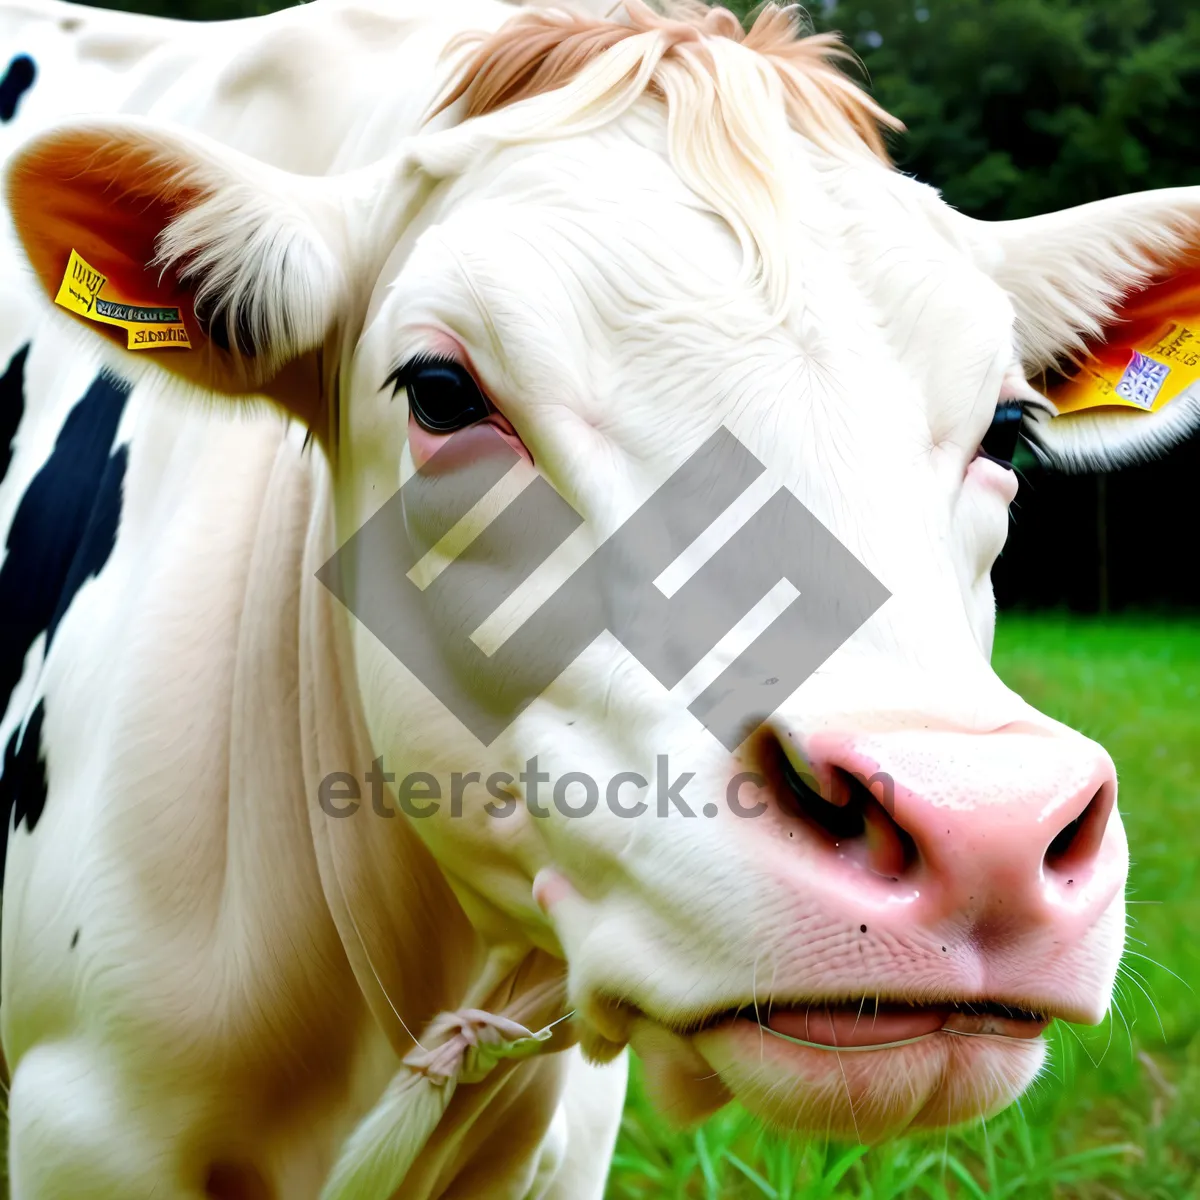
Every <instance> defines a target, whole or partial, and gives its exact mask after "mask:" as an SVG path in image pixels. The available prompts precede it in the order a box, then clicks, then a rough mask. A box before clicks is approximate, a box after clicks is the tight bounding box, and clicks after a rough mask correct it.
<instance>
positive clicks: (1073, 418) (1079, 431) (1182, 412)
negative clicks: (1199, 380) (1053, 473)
mask: <svg viewBox="0 0 1200 1200" xmlns="http://www.w3.org/2000/svg"><path fill="white" fill-rule="evenodd" d="M1198 430H1200V390H1198V389H1195V388H1193V389H1191V390H1189V391H1186V392H1184V393H1183V394H1182V395H1180V396H1177V397H1176V398H1175V399H1174V400H1172V401H1171V403H1170V404H1168V405H1167V406H1166V407H1165V408H1161V409H1159V411H1158V412H1155V413H1143V412H1136V411H1135V410H1133V409H1109V410H1099V411H1094V412H1081V413H1070V414H1067V415H1065V416H1061V417H1051V416H1050V415H1049V414H1048V413H1046V412H1044V411H1041V410H1037V411H1029V410H1027V411H1026V416H1025V423H1024V433H1025V437H1026V440H1027V441H1028V442H1029V445H1030V447H1031V448H1032V450H1033V452H1034V454H1035V455H1036V457H1037V459H1038V461H1039V462H1041V463H1042V465H1043V466H1046V467H1050V468H1052V469H1054V470H1057V471H1064V472H1067V473H1069V474H1082V473H1084V472H1087V471H1112V470H1117V469H1119V468H1121V467H1128V466H1133V465H1134V464H1136V463H1142V462H1152V461H1153V460H1154V459H1156V458H1161V457H1162V456H1163V455H1164V454H1165V453H1166V452H1167V451H1168V450H1170V449H1171V448H1172V447H1173V446H1176V445H1178V444H1179V443H1180V442H1182V441H1185V440H1186V439H1187V438H1188V437H1190V436H1191V435H1192V434H1194V433H1196V432H1197V431H1198Z"/></svg>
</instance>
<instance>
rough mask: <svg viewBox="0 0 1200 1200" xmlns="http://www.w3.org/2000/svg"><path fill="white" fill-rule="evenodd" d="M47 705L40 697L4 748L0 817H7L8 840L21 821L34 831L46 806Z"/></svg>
mask: <svg viewBox="0 0 1200 1200" xmlns="http://www.w3.org/2000/svg"><path fill="white" fill-rule="evenodd" d="M45 715H46V704H45V701H44V700H39V701H38V704H37V707H36V708H35V709H34V710H33V712H31V713H30V714H29V720H28V721H26V722H25V724H24V725H23V726H21V727H19V728H17V729H16V730H14V731H13V735H12V737H10V738H9V739H8V746H7V747H6V748H5V751H4V773H3V774H2V775H0V816H2V817H3V819H4V832H5V842H6V847H5V848H6V849H7V835H8V831H9V830H10V829H17V828H19V826H20V824H21V822H22V821H24V822H25V828H26V829H28V830H29V832H30V833H32V832H33V831H34V830H35V829H36V828H37V823H38V821H39V820H41V816H42V810H43V809H44V808H45V807H46V791H47V783H46V759H45V755H44V754H43V753H42V720H43V719H44V717H45Z"/></svg>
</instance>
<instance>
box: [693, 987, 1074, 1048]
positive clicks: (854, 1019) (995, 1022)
mask: <svg viewBox="0 0 1200 1200" xmlns="http://www.w3.org/2000/svg"><path fill="white" fill-rule="evenodd" d="M1050 1019H1051V1018H1050V1017H1049V1016H1047V1015H1046V1014H1044V1013H1040V1012H1034V1011H1031V1010H1029V1009H1025V1008H1019V1007H1016V1006H1013V1005H1010V1004H1001V1003H999V1002H998V1001H977V1002H966V1001H963V1002H960V1003H950V1004H930V1005H920V1004H906V1003H896V1002H882V1001H879V1000H877V999H876V998H875V997H871V998H867V997H864V998H863V999H862V1000H860V1001H859V1002H857V1003H852V1004H808V1005H803V1006H797V1007H788V1008H778V1007H775V1006H771V1007H770V1008H767V1009H764V1008H763V1007H761V1006H757V1007H756V1006H753V1005H751V1006H748V1007H744V1008H739V1009H735V1010H730V1011H727V1012H725V1013H722V1014H718V1015H717V1016H716V1017H713V1018H711V1019H710V1020H708V1021H705V1022H704V1025H703V1026H702V1029H713V1028H716V1027H717V1026H718V1025H723V1024H725V1023H726V1022H728V1021H751V1022H754V1023H755V1024H757V1025H758V1026H759V1027H760V1028H761V1029H762V1030H763V1031H764V1032H765V1033H769V1034H772V1035H774V1036H775V1037H779V1038H782V1039H784V1040H785V1041H789V1042H794V1043H797V1044H799V1045H803V1046H810V1047H813V1048H814V1049H821V1050H838V1051H841V1050H886V1049H891V1048H893V1047H896V1046H904V1045H908V1044H910V1043H912V1042H916V1041H922V1040H924V1039H926V1038H930V1037H933V1036H935V1035H938V1034H946V1035H953V1036H957V1037H991V1038H1014V1039H1018V1040H1027V1039H1029V1038H1036V1037H1038V1036H1039V1035H1040V1034H1041V1033H1042V1032H1043V1031H1044V1030H1045V1029H1046V1027H1047V1026H1048V1025H1049V1024H1050ZM697 1032H699V1030H698V1031H697Z"/></svg>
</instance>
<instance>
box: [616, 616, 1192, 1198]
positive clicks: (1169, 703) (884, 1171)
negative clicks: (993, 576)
mask: <svg viewBox="0 0 1200 1200" xmlns="http://www.w3.org/2000/svg"><path fill="white" fill-rule="evenodd" d="M994 661H995V664H996V669H997V670H998V671H999V672H1000V674H1001V676H1002V677H1003V678H1004V679H1005V680H1006V681H1007V682H1008V683H1009V684H1010V685H1011V686H1012V687H1014V688H1015V689H1016V690H1017V691H1019V692H1020V693H1021V694H1022V695H1024V696H1025V697H1026V698H1027V699H1028V700H1029V701H1030V702H1031V703H1033V704H1035V705H1037V706H1038V707H1039V708H1041V709H1042V710H1043V711H1045V712H1048V713H1050V714H1051V715H1053V716H1055V717H1058V718H1059V719H1061V720H1063V721H1066V722H1068V723H1069V724H1071V725H1073V726H1074V727H1075V728H1077V729H1080V730H1082V731H1083V732H1085V733H1087V734H1088V735H1089V736H1091V737H1094V738H1096V739H1097V740H1098V741H1100V742H1101V743H1102V744H1103V745H1105V746H1106V747H1107V748H1108V750H1109V751H1110V753H1111V754H1112V755H1113V758H1114V759H1115V761H1116V764H1117V769H1118V771H1119V773H1120V806H1121V811H1122V813H1123V814H1124V818H1125V823H1126V827H1127V828H1128V830H1129V841H1130V847H1131V854H1132V858H1133V868H1132V874H1131V881H1130V892H1129V896H1130V910H1129V911H1130V914H1131V918H1132V919H1131V922H1130V940H1129V950H1128V953H1127V956H1126V961H1125V966H1124V969H1123V973H1122V979H1121V982H1120V985H1119V987H1118V993H1117V1004H1116V1006H1115V1010H1114V1012H1113V1014H1112V1015H1111V1017H1110V1018H1109V1020H1108V1021H1107V1022H1106V1023H1105V1024H1104V1025H1103V1026H1101V1027H1100V1028H1096V1029H1091V1028H1082V1027H1076V1026H1066V1025H1063V1024H1062V1023H1061V1022H1060V1023H1057V1024H1056V1025H1055V1026H1054V1027H1052V1029H1051V1031H1050V1033H1049V1034H1048V1036H1049V1038H1050V1041H1051V1045H1052V1051H1053V1054H1052V1066H1051V1069H1050V1071H1049V1072H1048V1073H1047V1074H1046V1075H1045V1076H1044V1077H1043V1079H1042V1080H1041V1081H1040V1082H1039V1083H1038V1085H1037V1086H1036V1087H1035V1089H1034V1091H1033V1092H1032V1093H1031V1094H1030V1095H1028V1096H1027V1097H1026V1098H1025V1099H1024V1100H1023V1101H1022V1103H1021V1105H1020V1107H1019V1108H1018V1107H1014V1108H1011V1109H1009V1110H1008V1111H1007V1112H1005V1113H1004V1114H1002V1115H1001V1116H998V1117H995V1118H993V1119H992V1120H990V1121H988V1122H987V1126H986V1128H984V1127H980V1128H976V1129H968V1130H963V1131H956V1132H953V1133H951V1134H949V1135H948V1136H947V1135H946V1134H942V1135H940V1136H937V1137H925V1138H922V1139H912V1140H907V1141H902V1142H898V1143H895V1144H893V1145H890V1146H886V1147H883V1148H880V1149H874V1150H870V1151H867V1150H865V1149H864V1148H863V1147H861V1146H848V1145H836V1144H830V1145H827V1144H824V1143H823V1142H820V1143H809V1144H800V1143H788V1142H786V1141H783V1140H781V1139H778V1138H775V1137H773V1136H771V1135H768V1134H764V1133H762V1132H761V1131H760V1129H759V1128H758V1126H757V1124H756V1122H755V1121H754V1120H753V1119H752V1118H751V1117H749V1116H748V1115H747V1114H746V1113H744V1112H742V1111H740V1110H739V1109H737V1108H736V1107H731V1108H729V1109H727V1110H725V1111H723V1112H721V1113H719V1114H718V1115H717V1116H716V1117H715V1118H713V1119H712V1120H711V1121H709V1122H708V1124H706V1125H704V1126H703V1127H702V1128H700V1129H699V1130H696V1131H691V1132H686V1133H683V1132H679V1131H676V1130H673V1129H671V1128H670V1127H669V1126H668V1125H667V1124H665V1123H664V1122H663V1121H662V1120H661V1119H660V1118H659V1117H658V1116H657V1114H656V1113H655V1112H654V1110H653V1109H652V1108H651V1107H650V1105H649V1103H648V1102H647V1101H646V1099H645V1097H644V1095H643V1093H642V1091H641V1088H640V1086H639V1083H638V1080H637V1077H636V1071H635V1078H634V1082H633V1086H632V1088H631V1091H630V1096H629V1101H628V1104H627V1106H626V1114H625V1121H624V1126H623V1129H622V1134H621V1139H620V1143H619V1145H618V1149H617V1159H616V1161H615V1163H614V1166H613V1172H612V1176H611V1179H610V1184H609V1189H608V1197H609V1200H635V1198H637V1200H642V1198H651V1197H652V1198H653V1200H670V1198H672V1197H680V1198H683V1197H687V1198H689V1200H691V1198H693V1197H695V1198H696V1200H718V1198H719V1200H741V1198H742V1197H747V1198H749V1197H754V1198H756V1200H761V1198H762V1197H771V1198H778V1200H818V1198H822V1200H825V1198H831V1197H845V1198H847V1200H849V1198H850V1197H855V1198H857V1200H890V1198H891V1197H905V1198H908V1197H912V1198H914V1200H921V1198H923V1197H930V1198H932V1200H940V1198H942V1197H951V1196H953V1197H967V1198H972V1200H978V1198H980V1197H985V1196H986V1197H1014V1198H1017V1200H1039V1198H1042V1197H1055V1198H1056V1200H1057V1198H1071V1200H1074V1198H1079V1200H1083V1198H1087V1200H1093V1198H1094V1200H1101V1198H1103V1200H1115V1198H1121V1200H1176V1198H1182V1197H1200V997H1198V996H1197V992H1196V991H1195V990H1193V989H1200V944H1198V940H1197V934H1198V933H1200V870H1198V863H1200V621H1191V622H1188V621H1152V620H1144V619H1139V620H1133V619H1126V620H1112V621H1104V622H1101V621H1095V620H1088V619H1085V618H1075V617H1067V616H1063V617H1046V616H1041V617H1015V616H1006V617H1004V618H1002V620H1001V622H1000V630H999V635H998V638H997V646H996V653H995V660H994Z"/></svg>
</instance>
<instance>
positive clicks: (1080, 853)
mask: <svg viewBox="0 0 1200 1200" xmlns="http://www.w3.org/2000/svg"><path fill="white" fill-rule="evenodd" d="M1111 808H1112V801H1111V798H1110V796H1109V795H1108V789H1106V788H1103V787H1102V788H1100V790H1099V791H1097V792H1096V794H1095V795H1094V796H1093V797H1092V798H1091V800H1089V801H1088V803H1087V807H1086V808H1084V810H1083V812H1081V813H1080V814H1079V816H1077V817H1075V818H1074V819H1073V820H1071V821H1069V822H1067V824H1066V825H1064V826H1063V827H1062V829H1060V830H1059V831H1058V833H1057V834H1056V835H1055V837H1054V840H1053V841H1052V842H1051V843H1050V845H1049V846H1048V847H1047V848H1046V859H1045V862H1046V869H1047V870H1049V871H1054V872H1056V873H1058V874H1060V875H1061V874H1069V873H1070V872H1072V871H1078V870H1082V869H1083V868H1084V867H1085V866H1087V865H1088V863H1090V862H1091V860H1092V859H1093V858H1094V857H1095V856H1096V854H1097V853H1098V852H1099V850H1100V843H1101V842H1102V841H1103V840H1104V830H1105V828H1106V827H1107V825H1108V814H1109V810H1110V809H1111Z"/></svg>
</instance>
